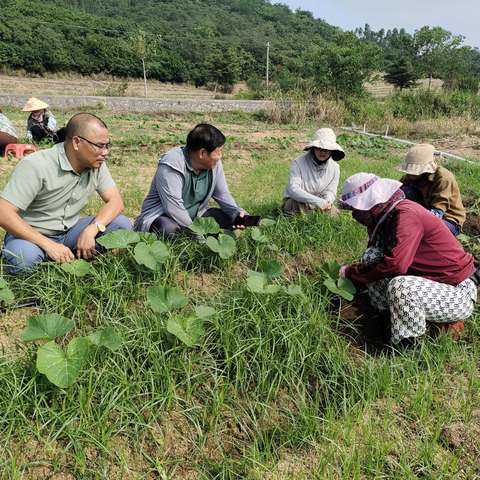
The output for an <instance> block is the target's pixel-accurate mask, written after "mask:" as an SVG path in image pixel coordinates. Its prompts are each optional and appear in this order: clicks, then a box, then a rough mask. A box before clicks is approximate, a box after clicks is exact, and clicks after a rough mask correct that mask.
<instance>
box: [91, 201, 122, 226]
mask: <svg viewBox="0 0 480 480" xmlns="http://www.w3.org/2000/svg"><path fill="white" fill-rule="evenodd" d="M122 212H123V202H122V201H121V200H112V201H109V202H107V203H105V205H103V207H102V208H101V209H100V210H99V211H98V212H97V214H96V215H95V219H96V221H97V222H98V223H101V224H103V225H108V224H109V223H111V222H112V221H113V220H114V219H115V218H116V217H117V216H118V215H120V213H122Z"/></svg>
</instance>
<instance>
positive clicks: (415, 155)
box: [398, 143, 438, 175]
mask: <svg viewBox="0 0 480 480" xmlns="http://www.w3.org/2000/svg"><path fill="white" fill-rule="evenodd" d="M437 168H438V165H437V163H436V162H435V147H434V146H433V145H430V144H429V143H419V144H418V145H415V146H414V147H412V148H411V149H410V150H409V151H408V152H407V155H406V156H405V159H404V160H403V162H402V164H401V165H400V166H399V167H398V170H400V172H403V173H407V174H409V175H421V174H422V173H435V172H436V171H437Z"/></svg>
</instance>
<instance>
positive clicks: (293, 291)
mask: <svg viewBox="0 0 480 480" xmlns="http://www.w3.org/2000/svg"><path fill="white" fill-rule="evenodd" d="M285 293H287V294H288V295H291V296H292V297H295V296H299V297H303V296H304V294H303V292H302V287H301V286H300V285H289V286H288V287H287V288H286V289H285Z"/></svg>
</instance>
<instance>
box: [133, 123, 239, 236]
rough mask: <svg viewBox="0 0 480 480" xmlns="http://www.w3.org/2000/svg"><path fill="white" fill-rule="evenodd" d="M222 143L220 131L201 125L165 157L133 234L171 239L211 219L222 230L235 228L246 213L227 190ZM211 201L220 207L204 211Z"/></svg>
mask: <svg viewBox="0 0 480 480" xmlns="http://www.w3.org/2000/svg"><path fill="white" fill-rule="evenodd" d="M224 144H225V136H224V135H223V133H222V132H221V131H220V130H218V128H216V127H214V126H213V125H209V124H207V123H201V124H199V125H197V126H196V127H195V128H194V129H193V130H192V131H191V132H190V133H189V134H188V136H187V144H186V146H184V147H175V148H172V149H171V150H169V151H168V152H167V153H165V155H163V156H162V157H161V158H160V160H159V162H158V167H157V171H156V173H155V176H154V177H153V180H152V184H151V186H150V191H149V192H148V194H147V196H146V198H145V200H144V201H143V205H142V211H141V212H140V215H139V216H138V218H137V219H136V220H135V230H139V231H143V232H154V233H156V234H157V235H159V236H164V237H167V238H172V237H173V236H174V235H175V234H176V233H177V232H178V231H180V230H181V229H182V228H184V227H188V225H190V224H191V223H192V222H193V220H195V218H197V217H213V218H214V219H215V220H216V221H217V223H218V224H219V225H220V227H221V228H227V229H233V228H236V227H237V226H236V225H234V223H235V219H236V218H237V217H239V216H240V217H243V216H244V214H245V212H244V211H243V210H242V209H240V208H239V207H238V206H237V204H236V203H235V200H234V199H233V197H232V195H231V194H230V192H229V190H228V186H227V182H226V180H225V175H224V173H223V166H222V162H221V159H222V150H223V145H224ZM211 198H213V199H214V200H215V201H216V202H217V203H218V204H219V206H220V208H208V202H209V200H210V199H211ZM238 228H243V227H241V226H238Z"/></svg>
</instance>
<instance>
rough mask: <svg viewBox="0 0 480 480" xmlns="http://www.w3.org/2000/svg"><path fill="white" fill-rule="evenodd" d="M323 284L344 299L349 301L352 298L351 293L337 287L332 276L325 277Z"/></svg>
mask: <svg viewBox="0 0 480 480" xmlns="http://www.w3.org/2000/svg"><path fill="white" fill-rule="evenodd" d="M323 284H324V285H325V286H326V287H327V288H328V289H329V290H330V291H331V292H332V293H333V294H335V295H338V296H340V297H342V298H344V299H345V300H348V301H351V300H353V294H352V293H350V292H349V291H347V290H343V289H342V288H339V287H338V286H337V284H336V283H335V281H334V280H333V279H332V278H330V277H329V278H327V279H326V280H325V281H324V282H323Z"/></svg>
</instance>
